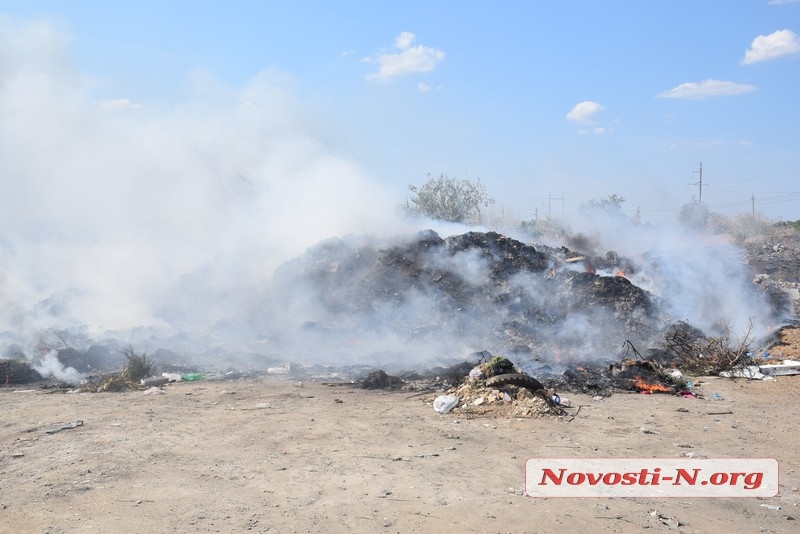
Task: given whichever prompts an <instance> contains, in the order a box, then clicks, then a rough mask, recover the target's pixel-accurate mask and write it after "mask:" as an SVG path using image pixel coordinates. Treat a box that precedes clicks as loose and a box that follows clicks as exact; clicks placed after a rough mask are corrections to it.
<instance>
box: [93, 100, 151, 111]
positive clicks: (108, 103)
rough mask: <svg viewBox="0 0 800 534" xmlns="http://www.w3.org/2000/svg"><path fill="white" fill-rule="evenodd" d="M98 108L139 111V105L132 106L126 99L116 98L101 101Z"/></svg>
mask: <svg viewBox="0 0 800 534" xmlns="http://www.w3.org/2000/svg"><path fill="white" fill-rule="evenodd" d="M100 107H101V108H103V109H139V108H141V107H142V105H141V104H134V103H133V102H131V101H130V100H128V99H127V98H117V99H109V100H101V101H100Z"/></svg>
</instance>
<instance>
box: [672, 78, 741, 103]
mask: <svg viewBox="0 0 800 534" xmlns="http://www.w3.org/2000/svg"><path fill="white" fill-rule="evenodd" d="M755 90H756V87H755V86H754V85H749V84H744V83H735V82H728V81H724V80H703V81H702V82H699V83H698V82H686V83H682V84H680V85H679V86H677V87H673V88H672V89H670V90H669V91H664V92H663V93H661V94H660V95H658V97H659V98H691V99H695V100H699V99H701V98H708V97H710V96H730V95H741V94H743V93H750V92H752V91H755Z"/></svg>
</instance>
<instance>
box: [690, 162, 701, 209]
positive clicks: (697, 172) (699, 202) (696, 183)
mask: <svg viewBox="0 0 800 534" xmlns="http://www.w3.org/2000/svg"><path fill="white" fill-rule="evenodd" d="M692 174H699V175H700V180H699V181H697V182H695V183H693V184H689V185H697V186H699V187H700V196H699V201H698V204H700V205H701V206H702V205H703V162H702V161H701V162H700V170H698V171H692Z"/></svg>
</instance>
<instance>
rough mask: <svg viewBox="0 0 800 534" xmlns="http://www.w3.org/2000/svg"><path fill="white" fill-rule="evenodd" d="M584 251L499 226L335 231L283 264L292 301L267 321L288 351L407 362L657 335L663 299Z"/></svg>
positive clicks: (525, 354)
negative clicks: (399, 237) (352, 234)
mask: <svg viewBox="0 0 800 534" xmlns="http://www.w3.org/2000/svg"><path fill="white" fill-rule="evenodd" d="M579 256H581V255H580V254H576V253H573V252H571V251H569V250H568V249H566V248H561V249H553V248H548V247H544V246H536V247H534V246H531V245H527V244H525V243H522V242H520V241H517V240H514V239H511V238H508V237H505V236H502V235H500V234H497V233H495V232H486V233H483V232H469V233H466V234H463V235H458V236H452V237H448V238H446V239H443V238H441V237H440V236H439V235H438V234H436V233H434V232H432V231H428V232H425V233H423V234H422V235H420V236H419V237H418V238H417V239H415V240H412V241H410V242H407V243H405V244H402V245H395V246H392V247H387V248H380V246H379V245H375V244H371V243H368V242H364V241H354V240H345V239H334V240H330V241H327V242H324V243H322V244H320V245H319V246H317V247H315V248H313V249H311V250H309V251H308V252H307V253H306V255H305V256H303V257H301V258H299V259H297V260H295V261H293V262H290V263H288V264H286V265H284V266H283V267H282V268H281V269H279V270H278V272H276V274H275V277H274V286H275V287H274V288H273V291H274V293H273V295H272V300H273V301H274V302H280V303H281V310H280V312H279V313H275V314H273V315H272V316H271V317H270V318H269V320H268V321H265V322H268V323H271V324H280V325H281V329H280V331H278V332H275V333H274V334H273V336H272V338H271V340H272V341H273V342H275V343H276V344H277V345H278V346H281V344H283V345H282V346H283V347H285V350H286V351H287V352H290V351H294V350H299V351H302V350H303V348H305V350H306V352H307V353H319V351H323V350H324V351H325V353H326V355H328V357H332V356H334V355H335V353H336V351H337V349H338V350H339V351H340V352H341V353H343V354H345V359H346V360H347V361H351V362H352V361H353V359H354V358H355V359H357V360H359V363H364V364H371V363H376V364H382V365H384V364H386V362H387V361H388V362H390V363H392V360H393V355H394V356H396V362H394V363H397V364H398V365H401V366H402V365H405V366H409V365H410V366H420V365H424V364H430V363H431V362H435V361H440V360H441V359H442V358H447V359H453V358H457V357H458V354H465V353H471V352H473V351H475V350H488V351H490V352H493V353H498V354H502V353H505V354H514V355H515V356H517V359H519V360H521V361H522V365H523V367H524V368H526V369H529V368H532V367H537V366H551V367H552V366H554V365H555V367H558V366H559V365H561V364H562V363H565V362H569V361H573V360H576V359H581V358H586V359H592V360H596V359H602V358H603V357H611V358H614V354H615V353H616V352H617V351H618V349H619V347H620V345H621V342H622V341H624V340H626V339H630V340H632V341H633V342H634V343H636V344H637V345H646V344H647V343H648V342H649V340H652V339H653V338H654V337H656V336H657V335H658V333H659V331H660V329H661V328H662V322H663V320H664V319H665V317H664V314H663V313H662V312H661V311H660V309H659V303H658V298H656V297H654V296H653V295H652V294H650V293H649V292H648V291H645V290H644V289H642V288H640V287H637V286H636V285H634V284H632V283H631V282H630V281H629V280H628V279H627V278H626V277H624V276H619V275H618V273H617V272H616V270H614V271H612V270H609V272H608V273H604V272H601V271H600V269H598V267H597V264H598V263H599V262H597V263H593V264H592V269H591V270H589V269H587V268H586V267H585V265H584V264H583V262H582V261H568V260H570V259H571V258H573V257H579ZM615 259H616V256H615ZM600 265H601V266H602V265H603V264H602V263H600ZM592 270H593V271H594V272H591V271H592ZM297 317H300V319H297ZM292 319H294V320H295V322H294V324H292V323H291V322H290V321H291V320H292ZM302 356H303V355H302V354H297V357H298V358H302ZM555 367H554V368H555ZM529 370H530V369H529Z"/></svg>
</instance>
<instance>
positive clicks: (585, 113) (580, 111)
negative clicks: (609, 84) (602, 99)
mask: <svg viewBox="0 0 800 534" xmlns="http://www.w3.org/2000/svg"><path fill="white" fill-rule="evenodd" d="M604 109H606V108H604V107H603V106H602V105H600V104H598V103H597V102H592V101H591V100H584V101H583V102H581V103H579V104H576V105H575V107H574V108H572V109H571V110H570V112H569V113H567V117H566V119H567V120H568V121H572V122H581V123H591V122H592V118H593V117H594V116H595V115H597V114H598V113H600V112H601V111H603V110H604Z"/></svg>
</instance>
